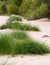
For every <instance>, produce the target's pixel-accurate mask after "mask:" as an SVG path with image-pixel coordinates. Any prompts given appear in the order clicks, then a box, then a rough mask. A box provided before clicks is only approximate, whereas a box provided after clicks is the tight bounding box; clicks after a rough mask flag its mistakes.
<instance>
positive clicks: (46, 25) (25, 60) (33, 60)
mask: <svg viewBox="0 0 50 65" xmlns="http://www.w3.org/2000/svg"><path fill="white" fill-rule="evenodd" d="M7 19H8V16H0V25H2V24H5V23H6V20H7ZM23 23H26V24H30V25H32V26H38V27H39V28H40V30H41V31H40V32H33V31H29V32H27V34H28V35H29V36H30V37H31V38H32V39H36V40H38V41H41V42H45V43H46V44H47V45H50V21H48V20H47V21H46V22H44V20H43V22H42V20H41V21H39V20H36V21H27V20H25V21H24V22H23ZM9 31H11V30H10V29H8V30H7V29H5V30H0V32H9ZM44 35H48V36H49V37H45V38H43V36H44ZM5 62H6V64H5V65H50V54H48V55H44V56H40V55H26V56H23V57H21V56H16V57H11V56H10V57H9V56H0V65H1V64H3V63H5Z"/></svg>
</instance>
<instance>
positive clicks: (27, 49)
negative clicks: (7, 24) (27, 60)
mask: <svg viewBox="0 0 50 65" xmlns="http://www.w3.org/2000/svg"><path fill="white" fill-rule="evenodd" d="M45 53H50V48H49V47H47V46H46V45H44V44H41V43H39V42H37V41H35V40H31V39H30V38H29V37H28V36H27V35H26V33H24V32H13V33H11V34H4V35H3V34H0V54H1V55H5V54H11V55H16V54H45Z"/></svg>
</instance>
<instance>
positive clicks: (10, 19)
mask: <svg viewBox="0 0 50 65" xmlns="http://www.w3.org/2000/svg"><path fill="white" fill-rule="evenodd" d="M13 21H22V18H21V17H20V16H15V15H13V16H10V17H9V19H8V20H7V22H13Z"/></svg>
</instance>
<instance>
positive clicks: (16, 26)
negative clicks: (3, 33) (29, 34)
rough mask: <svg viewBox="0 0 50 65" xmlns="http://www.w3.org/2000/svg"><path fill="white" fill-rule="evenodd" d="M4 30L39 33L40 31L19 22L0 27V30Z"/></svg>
mask: <svg viewBox="0 0 50 65" xmlns="http://www.w3.org/2000/svg"><path fill="white" fill-rule="evenodd" d="M6 28H11V29H17V30H23V31H40V29H39V28H38V27H36V26H34V27H32V26H30V25H28V24H23V23H19V22H14V23H11V22H10V23H7V24H6V25H2V26H0V29H6Z"/></svg>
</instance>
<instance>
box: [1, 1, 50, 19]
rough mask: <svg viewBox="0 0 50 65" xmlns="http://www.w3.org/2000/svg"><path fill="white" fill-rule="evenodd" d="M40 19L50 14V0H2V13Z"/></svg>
mask: <svg viewBox="0 0 50 65" xmlns="http://www.w3.org/2000/svg"><path fill="white" fill-rule="evenodd" d="M11 14H16V15H21V16H24V17H25V18H32V19H39V18H42V17H48V16H50V0H0V15H11Z"/></svg>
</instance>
